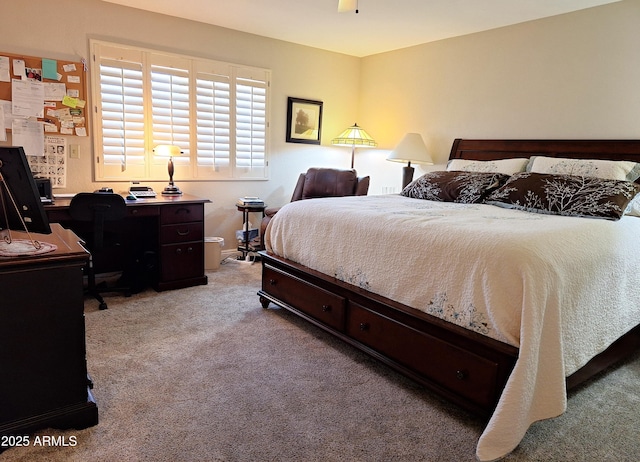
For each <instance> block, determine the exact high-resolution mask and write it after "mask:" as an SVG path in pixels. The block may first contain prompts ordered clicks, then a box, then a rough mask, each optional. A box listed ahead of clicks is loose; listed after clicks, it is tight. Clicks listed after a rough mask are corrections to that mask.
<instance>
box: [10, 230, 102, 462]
mask: <svg viewBox="0 0 640 462" xmlns="http://www.w3.org/2000/svg"><path fill="white" fill-rule="evenodd" d="M51 228H52V231H53V232H52V234H47V235H42V234H32V236H34V237H35V238H36V239H37V240H39V241H41V242H47V243H51V244H55V245H56V246H57V250H55V251H53V252H50V253H46V254H42V255H36V256H28V257H24V256H20V257H0V294H2V296H1V298H0V371H2V380H0V436H2V435H5V436H7V435H14V436H17V437H18V436H24V435H27V434H28V433H30V432H32V431H35V430H37V429H41V428H47V427H56V428H78V429H79V428H86V427H90V426H92V425H95V424H97V423H98V407H97V406H96V403H95V401H94V399H93V396H92V395H91V392H90V391H89V388H88V386H89V380H88V376H87V362H86V346H85V327H84V326H85V324H84V296H83V288H82V271H83V268H84V267H85V265H86V263H87V261H88V260H89V254H88V253H87V252H86V251H85V250H84V248H83V247H82V246H81V245H79V244H78V238H77V237H76V236H75V235H74V234H73V233H72V232H71V231H69V230H66V229H64V228H62V227H61V226H60V225H56V224H53V225H52V226H51ZM11 236H12V238H13V239H26V234H25V233H21V232H15V231H12V232H11ZM5 441H6V440H5ZM14 444H15V443H14ZM3 449H7V447H6V446H5V447H0V452H2V450H3Z"/></svg>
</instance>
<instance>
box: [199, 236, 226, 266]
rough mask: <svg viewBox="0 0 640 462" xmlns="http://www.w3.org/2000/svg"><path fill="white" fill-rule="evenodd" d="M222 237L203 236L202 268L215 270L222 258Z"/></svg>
mask: <svg viewBox="0 0 640 462" xmlns="http://www.w3.org/2000/svg"><path fill="white" fill-rule="evenodd" d="M223 245H224V239H223V238H221V237H205V238H204V269H206V270H217V269H218V268H220V260H222V246H223Z"/></svg>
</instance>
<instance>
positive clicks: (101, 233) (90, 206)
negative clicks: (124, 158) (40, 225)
mask: <svg viewBox="0 0 640 462" xmlns="http://www.w3.org/2000/svg"><path fill="white" fill-rule="evenodd" d="M126 213H127V207H126V204H125V202H124V199H123V198H122V196H120V195H119V194H113V193H102V192H95V193H78V194H76V195H75V196H73V198H72V199H71V204H70V205H69V214H70V215H71V218H72V219H73V220H74V221H79V222H87V223H90V224H91V225H92V226H91V227H90V229H87V230H86V232H83V231H80V232H77V234H78V236H79V237H80V238H82V240H83V241H84V243H85V248H86V249H87V251H88V252H89V253H90V255H91V256H90V258H89V264H88V270H87V280H88V284H87V293H88V294H89V295H91V296H93V297H94V298H95V299H96V300H98V302H99V303H100V305H99V308H100V309H101V310H106V309H107V304H106V302H105V301H104V298H103V297H102V295H100V294H101V293H104V292H123V293H124V294H125V295H126V296H129V295H131V289H130V288H128V287H109V286H107V285H104V286H103V285H100V286H96V275H95V258H96V256H97V255H99V254H100V253H101V252H102V251H103V250H105V249H107V250H108V249H109V248H112V247H114V246H117V245H118V242H117V239H113V238H112V236H110V235H107V234H106V233H105V222H108V221H118V220H122V219H124V217H125V215H126Z"/></svg>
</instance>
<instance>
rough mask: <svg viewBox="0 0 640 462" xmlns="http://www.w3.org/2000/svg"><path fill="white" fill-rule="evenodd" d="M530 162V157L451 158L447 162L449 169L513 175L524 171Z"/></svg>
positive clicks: (449, 170)
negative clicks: (496, 158)
mask: <svg viewBox="0 0 640 462" xmlns="http://www.w3.org/2000/svg"><path fill="white" fill-rule="evenodd" d="M528 162H529V159H527V158H514V159H499V160H468V159H451V160H450V161H449V163H448V164H447V171H448V172H453V171H461V172H487V173H504V174H505V175H513V174H514V173H518V172H524V171H525V169H526V167H527V163H528Z"/></svg>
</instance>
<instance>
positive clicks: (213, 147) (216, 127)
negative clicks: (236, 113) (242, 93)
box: [196, 73, 231, 178]
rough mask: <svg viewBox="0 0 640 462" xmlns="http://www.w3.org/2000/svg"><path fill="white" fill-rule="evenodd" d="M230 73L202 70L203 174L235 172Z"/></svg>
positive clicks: (198, 115)
mask: <svg viewBox="0 0 640 462" xmlns="http://www.w3.org/2000/svg"><path fill="white" fill-rule="evenodd" d="M229 81H230V77H229V76H224V75H217V74H207V73H199V74H198V77H197V79H196V92H197V96H196V98H197V102H196V120H197V150H198V155H197V165H198V177H199V178H216V177H228V176H230V175H231V85H230V83H229Z"/></svg>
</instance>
